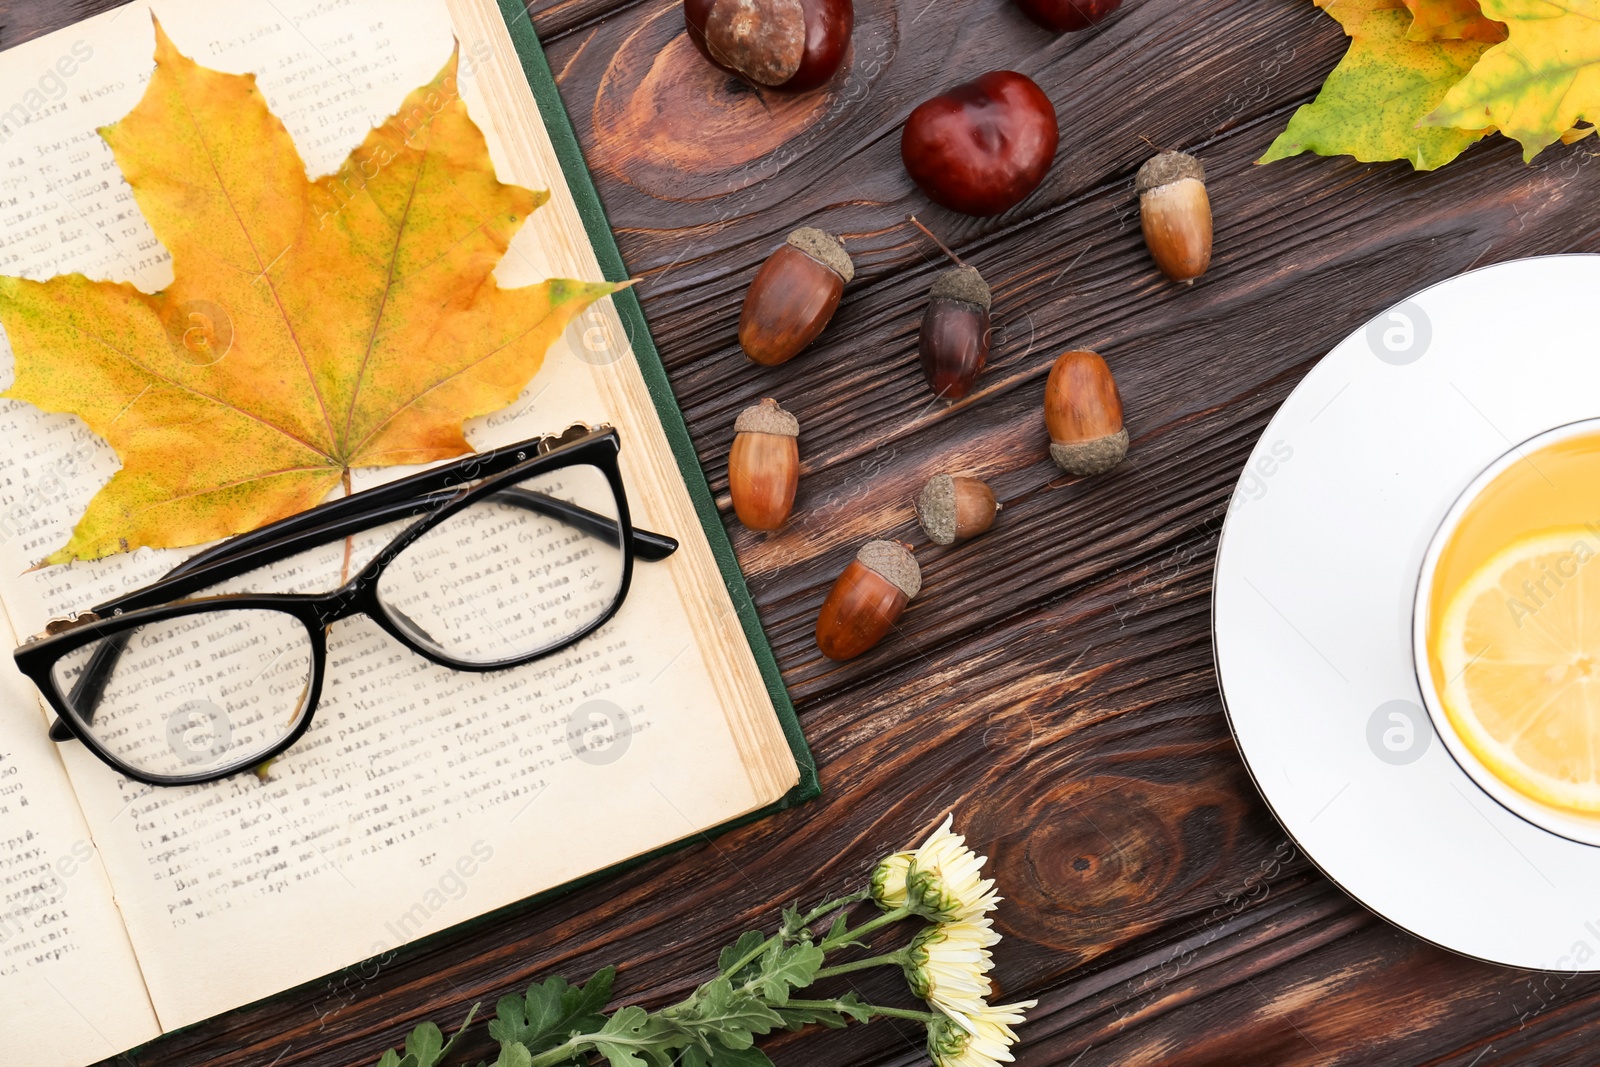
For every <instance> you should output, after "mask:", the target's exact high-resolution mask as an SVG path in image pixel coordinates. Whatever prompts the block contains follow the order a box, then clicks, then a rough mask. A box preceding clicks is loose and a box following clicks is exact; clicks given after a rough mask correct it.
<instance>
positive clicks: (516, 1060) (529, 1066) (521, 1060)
mask: <svg viewBox="0 0 1600 1067" xmlns="http://www.w3.org/2000/svg"><path fill="white" fill-rule="evenodd" d="M494 1067H533V1053H531V1052H529V1051H528V1050H527V1048H526V1047H524V1046H522V1045H518V1044H515V1043H513V1044H509V1045H501V1046H500V1055H499V1056H498V1057H496V1058H495V1061H494Z"/></svg>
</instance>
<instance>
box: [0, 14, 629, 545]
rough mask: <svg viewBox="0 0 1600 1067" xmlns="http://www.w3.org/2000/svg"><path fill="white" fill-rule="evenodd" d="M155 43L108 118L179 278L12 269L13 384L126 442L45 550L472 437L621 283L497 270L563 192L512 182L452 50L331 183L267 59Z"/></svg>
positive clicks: (159, 37)
mask: <svg viewBox="0 0 1600 1067" xmlns="http://www.w3.org/2000/svg"><path fill="white" fill-rule="evenodd" d="M155 58H156V69H155V73H154V74H153V75H152V76H151V79H150V84H149V86H148V88H147V90H146V92H145V94H144V96H143V98H142V99H141V100H140V102H139V104H138V105H137V106H136V107H135V108H134V110H133V111H132V112H130V113H129V114H128V115H127V116H126V117H125V118H123V119H122V120H121V121H120V122H118V123H116V124H114V125H112V126H108V127H106V128H104V129H103V130H101V134H102V136H103V137H104V138H105V139H106V141H107V143H108V144H109V145H110V146H111V149H112V151H113V154H114V155H115V157H116V161H117V165H118V166H119V167H120V168H121V169H122V173H123V175H124V176H125V177H126V178H127V180H128V184H129V185H130V186H132V188H133V194H134V197H135V199H136V201H137V202H138V205H139V208H140V210H141V211H142V212H143V213H144V216H145V218H146V219H147V220H148V221H149V223H150V226H151V228H152V229H153V230H154V231H155V233H156V235H157V236H158V237H159V238H160V239H161V241H162V243H163V244H164V245H165V246H166V248H167V250H168V251H169V252H170V253H171V255H172V268H173V275H174V279H173V282H172V284H171V285H170V286H168V287H167V288H166V289H165V290H163V291H161V292H158V293H144V292H141V291H139V290H138V289H136V288H134V287H133V286H132V285H129V284H126V283H111V282H104V281H91V280H90V279H88V278H85V277H84V276H83V275H81V274H71V275H65V276H61V277H57V278H51V279H50V280H48V281H46V282H42V283H41V282H33V281H27V280H24V279H20V278H0V324H3V325H4V327H5V330H6V334H7V336H8V338H9V340H10V342H11V346H12V349H13V351H14V353H15V355H16V380H15V383H14V384H13V386H12V387H11V389H10V390H9V391H8V392H7V393H6V394H5V395H6V396H8V397H13V398H16V399H19V400H24V401H27V402H28V403H31V404H34V405H35V406H37V407H39V408H42V409H44V410H46V411H52V412H71V413H73V414H75V415H77V416H79V417H80V418H82V419H83V420H84V421H85V422H86V423H87V424H88V425H89V427H90V428H91V429H92V430H94V432H95V433H97V434H99V435H100V436H101V437H103V438H105V440H106V441H107V442H108V443H109V444H110V445H111V447H112V448H113V449H114V450H115V451H116V453H117V455H118V457H119V458H120V459H121V461H122V469H121V470H120V471H118V472H117V473H116V475H115V476H113V477H112V479H111V480H110V481H109V482H108V483H107V484H106V485H105V486H104V487H102V488H101V490H100V491H99V493H98V494H97V495H96V496H95V497H94V498H93V500H91V501H90V503H89V506H88V508H87V509H86V510H85V512H84V514H83V516H82V518H81V519H80V520H79V521H78V524H77V526H76V528H75V529H74V531H73V533H72V537H71V539H70V540H69V541H68V542H67V544H66V545H65V546H63V547H62V548H60V549H59V550H57V551H56V552H55V553H53V554H52V555H51V556H50V557H49V558H48V559H47V560H46V561H45V562H46V563H51V564H53V563H65V562H69V561H71V560H74V559H97V558H100V557H102V556H106V555H109V554H111V553H113V552H117V551H126V550H128V549H131V548H137V547H139V546H143V545H150V546H154V547H175V546H181V545H192V544H199V543H201V542H204V541H210V540H214V539H216V538H219V537H224V536H227V535H230V534H234V533H239V532H242V531H245V530H250V529H254V528H256V527H258V526H261V525H263V524H265V523H268V522H271V521H273V520H275V519H279V518H282V517H284V516H285V515H290V514H293V513H295V512H297V511H301V510H304V509H305V508H308V507H311V506H313V505H315V504H317V503H318V502H320V501H321V500H322V499H324V498H325V497H326V496H327V495H328V494H329V493H330V492H331V491H332V490H333V489H334V487H336V486H338V485H340V484H341V482H344V483H345V484H346V485H348V477H349V472H350V470H351V469H352V468H356V467H381V466H390V465H395V464H411V463H428V462H433V461H437V460H442V459H447V458H450V457H453V456H459V455H462V454H465V453H467V452H470V451H471V446H470V445H468V443H467V441H466V438H465V437H464V436H463V433H462V423H463V420H465V419H467V418H471V417H473V416H478V415H484V414H487V413H489V412H491V411H494V410H496V409H498V408H501V407H504V406H505V405H506V404H509V403H510V402H511V401H513V400H515V399H516V397H517V396H518V394H519V393H520V392H521V390H522V389H523V387H524V386H525V385H526V384H527V383H528V380H529V379H530V378H532V377H533V375H534V373H535V372H537V371H538V369H539V367H540V365H541V363H542V362H543V359H544V354H545V351H546V349H547V348H548V347H549V345H550V344H551V343H552V342H553V341H554V340H555V339H556V338H557V337H558V336H559V335H560V333H561V331H562V330H563V329H565V327H566V325H567V323H568V322H570V321H571V319H572V318H573V317H574V316H575V315H577V314H578V313H579V312H581V311H582V310H583V309H584V308H585V307H587V306H588V305H589V304H590V303H592V302H593V301H595V300H597V299H599V298H601V297H603V296H605V295H607V294H609V293H611V292H614V291H615V290H616V289H618V288H619V286H618V285H614V284H607V283H591V282H581V281H571V280H565V279H552V280H549V281H546V282H543V283H541V284H539V285H533V286H527V287H525V288H519V289H502V288H500V287H499V285H498V284H497V282H496V281H495V279H494V277H493V274H492V272H493V270H494V268H495V265H496V264H497V263H498V262H499V261H500V259H501V257H502V256H503V255H504V253H505V251H506V248H507V246H508V245H509V243H510V241H511V238H512V236H513V235H514V234H515V233H516V232H517V230H518V229H519V228H520V227H521V225H522V224H523V223H524V222H525V221H526V220H527V218H528V216H529V215H530V214H531V213H532V212H533V211H534V210H535V209H536V208H537V207H539V206H540V205H541V204H543V203H544V202H545V201H546V200H547V199H548V196H549V194H548V193H545V192H537V193H536V192H532V191H530V190H527V189H523V188H520V187H518V186H515V185H506V184H503V183H501V182H500V181H498V180H496V178H495V174H494V166H493V164H492V163H491V161H490V159H489V152H488V147H487V145H486V143H485V141H484V138H483V134H482V132H481V131H480V130H479V129H478V127H477V126H476V125H475V124H474V123H473V121H472V119H471V118H469V117H468V115H467V109H466V105H465V103H464V102H463V101H462V99H461V96H460V94H459V92H458V91H457V85H456V57H455V56H454V55H452V56H451V58H450V61H449V62H448V63H447V64H446V65H445V67H444V68H443V69H442V70H441V71H440V72H439V74H438V76H437V77H436V78H435V79H434V80H433V81H432V82H430V83H429V84H427V85H424V86H422V87H421V88H419V89H417V90H416V91H415V92H413V93H411V94H410V95H409V96H408V97H407V98H406V100H405V102H404V103H403V104H402V105H401V108H400V110H399V111H398V112H397V113H396V114H395V115H394V116H393V117H391V118H390V119H388V120H387V121H386V122H385V123H384V124H383V125H381V126H379V127H377V128H376V129H374V130H372V131H371V133H370V134H368V136H367V138H366V140H365V141H364V142H363V143H362V144H361V145H360V147H358V148H357V149H356V150H355V151H354V152H352V153H351V155H350V157H349V159H348V160H347V161H346V163H345V164H344V166H342V167H341V168H340V169H339V171H337V172H335V173H334V174H332V175H329V176H327V177H324V178H321V179H319V180H317V181H315V182H312V181H309V180H308V179H307V176H306V171H305V166H304V164H303V163H302V162H301V160H300V155H299V153H298V152H297V151H296V149H295V146H294V143H293V141H292V140H291V139H290V137H289V134H288V131H287V130H285V129H284V127H283V124H282V123H281V122H280V121H279V120H278V118H277V117H276V116H274V115H273V114H272V112H271V111H270V110H269V109H268V107H267V104H266V100H265V99H264V98H263V97H262V95H261V93H260V91H259V90H258V89H257V88H256V82H255V77H254V76H253V75H234V74H225V73H222V72H219V71H215V70H210V69H208V68H206V67H202V66H200V65H199V64H197V63H195V62H194V61H193V60H191V59H189V58H188V57H187V56H184V55H183V54H182V53H180V52H179V51H178V50H177V48H175V47H174V46H173V44H172V42H171V41H170V40H169V39H168V38H167V36H166V34H165V33H164V32H163V31H162V29H161V26H160V24H159V23H157V25H156V53H155Z"/></svg>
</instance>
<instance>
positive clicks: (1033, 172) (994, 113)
mask: <svg viewBox="0 0 1600 1067" xmlns="http://www.w3.org/2000/svg"><path fill="white" fill-rule="evenodd" d="M1059 140H1060V130H1059V128H1058V127H1057V126H1056V109H1055V107H1054V106H1053V105H1052V104H1051V103H1050V98H1049V97H1048V96H1046V95H1045V94H1044V90H1043V89H1041V88H1039V86H1038V85H1036V84H1035V83H1034V81H1033V79H1032V78H1029V77H1028V76H1027V75H1025V74H1018V73H1017V72H1016V71H1011V70H997V71H991V72H990V73H988V74H985V75H983V76H981V77H979V78H977V79H975V80H973V81H970V82H967V83H966V84H964V85H958V86H956V87H955V88H954V89H951V90H950V91H949V92H946V93H943V94H941V95H939V96H936V97H934V98H933V99H931V100H927V101H925V102H923V103H922V104H919V105H918V106H917V108H916V110H914V111H912V112H911V116H910V117H909V118H908V119H906V125H905V129H904V131H902V133H901V135H900V158H901V159H902V160H903V161H904V162H905V165H906V172H907V173H908V174H910V175H911V178H912V180H913V181H915V182H916V183H917V184H918V185H919V186H921V187H922V191H923V192H925V193H927V194H928V196H929V197H931V198H932V199H933V200H934V201H935V202H936V203H939V204H942V205H944V206H945V207H947V208H950V209H951V210H952V211H960V212H964V213H965V214H968V215H998V214H1000V213H1001V212H1002V211H1005V210H1007V209H1008V208H1011V207H1015V206H1016V205H1017V204H1019V203H1021V202H1022V201H1023V200H1025V199H1026V198H1027V197H1028V195H1029V194H1030V193H1032V192H1033V191H1034V190H1035V189H1037V188H1038V187H1039V183H1040V182H1042V181H1044V176H1045V175H1046V174H1047V173H1048V172H1049V170H1050V164H1051V163H1052V162H1053V161H1054V160H1055V156H1056V145H1057V143H1058V141H1059Z"/></svg>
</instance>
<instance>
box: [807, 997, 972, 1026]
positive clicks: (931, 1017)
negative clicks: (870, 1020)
mask: <svg viewBox="0 0 1600 1067" xmlns="http://www.w3.org/2000/svg"><path fill="white" fill-rule="evenodd" d="M784 1007H787V1008H815V1009H816V1010H818V1011H838V1010H840V1009H839V1001H837V1000H791V1001H789V1002H788V1003H787V1004H785V1005H784ZM867 1010H868V1011H870V1012H871V1013H872V1014H874V1015H882V1016H885V1017H887V1018H890V1019H912V1020H915V1021H916V1022H919V1023H932V1022H938V1021H939V1019H941V1018H943V1016H940V1015H937V1014H935V1013H934V1012H931V1011H909V1010H907V1009H905V1008H884V1007H880V1006H879V1005H877V1004H868V1005H867Z"/></svg>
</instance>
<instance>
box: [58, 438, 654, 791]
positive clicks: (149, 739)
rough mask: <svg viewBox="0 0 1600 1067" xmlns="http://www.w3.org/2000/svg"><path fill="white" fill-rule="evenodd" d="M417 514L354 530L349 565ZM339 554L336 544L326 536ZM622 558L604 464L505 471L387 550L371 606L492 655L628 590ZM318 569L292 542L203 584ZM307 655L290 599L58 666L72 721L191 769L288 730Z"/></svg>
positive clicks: (193, 772) (164, 769)
mask: <svg viewBox="0 0 1600 1067" xmlns="http://www.w3.org/2000/svg"><path fill="white" fill-rule="evenodd" d="M410 525H412V523H411V522H404V523H398V524H392V525H390V526H386V527H384V528H381V529H379V530H373V531H369V532H368V533H366V534H364V535H358V537H357V538H356V539H355V550H356V555H357V559H358V563H357V566H359V565H360V561H362V560H363V559H370V558H371V557H372V555H373V553H374V552H375V551H378V550H380V549H381V546H382V545H385V544H387V543H388V542H389V541H390V540H392V539H393V538H394V537H396V536H397V535H398V534H399V533H400V532H401V531H403V530H404V529H406V528H407V527H409V526H410ZM310 555H313V554H308V556H310ZM338 555H342V547H341V546H331V547H330V548H324V549H323V550H321V552H320V556H322V557H329V558H333V557H335V556H338ZM624 564H625V556H624V552H623V532H622V524H621V521H620V508H619V507H618V504H617V500H616V495H615V493H614V492H613V490H612V486H611V482H610V479H609V478H607V476H606V474H605V472H603V471H601V470H600V469H599V468H596V467H593V466H589V465H577V466H570V467H564V468H560V469H557V470H554V471H549V472H545V473H541V474H537V475H534V476H531V477H529V478H527V479H525V480H523V481H522V482H519V483H515V484H507V485H505V486H502V487H500V488H499V489H497V490H495V491H494V492H492V493H490V494H488V495H486V496H484V497H481V498H479V499H478V500H477V501H476V502H475V503H473V504H472V505H470V506H468V507H466V508H463V509H461V510H460V511H457V512H456V513H454V514H452V515H450V516H448V517H447V518H445V519H444V520H442V521H441V522H439V523H438V524H437V525H435V526H433V527H432V528H431V529H429V530H427V531H426V532H425V533H424V534H422V536H421V537H419V538H418V539H417V540H416V541H414V542H412V543H411V544H410V545H408V546H407V547H406V548H404V549H403V550H402V551H401V552H399V553H398V554H397V555H396V556H395V558H393V559H392V560H390V561H389V562H388V564H387V566H386V567H385V568H384V570H383V571H382V573H381V574H380V576H379V579H378V583H377V589H376V593H377V600H378V603H379V610H381V611H382V612H383V613H384V614H385V615H387V616H388V618H389V619H390V620H391V621H392V623H393V624H394V625H395V626H396V628H397V629H399V630H400V631H401V632H402V633H404V634H405V635H406V636H407V638H408V639H409V640H410V641H411V642H413V643H414V644H415V645H417V646H418V647H421V648H425V649H428V650H429V651H430V652H432V653H433V654H435V655H439V656H442V657H445V658H447V659H452V660H455V661H458V662H462V663H470V664H474V665H482V666H493V665H495V664H499V663H503V662H507V661H515V660H519V659H525V658H527V657H528V656H531V655H536V654H538V653H540V652H544V651H547V650H551V649H554V648H558V647H560V646H562V645H564V644H566V643H568V642H570V641H571V639H572V638H573V637H574V636H575V635H577V634H578V633H580V632H582V631H583V630H584V629H586V628H587V627H588V626H590V625H591V624H592V623H593V622H594V621H595V620H597V619H599V618H601V617H602V616H604V615H605V614H606V613H607V612H608V611H610V610H611V608H612V607H613V606H614V605H615V603H616V601H617V598H618V597H619V596H620V595H621V592H622V580H623V571H624ZM312 569H314V568H310V567H308V566H307V565H306V564H305V562H304V560H302V559H301V558H300V557H296V558H295V560H291V561H285V562H283V563H280V564H274V565H272V566H270V567H266V568H263V569H261V570H260V571H256V572H252V574H250V575H246V576H244V577H243V578H239V579H233V580H231V581H229V582H227V583H226V584H225V585H223V586H219V587H218V588H217V589H214V590H207V591H206V592H205V593H202V594H200V596H202V597H203V596H209V595H216V594H219V593H224V592H228V593H240V592H254V593H268V592H271V593H276V592H289V591H297V592H303V591H310V590H309V589H308V588H307V587H308V585H309V584H311V581H310V579H308V577H307V574H308V572H309V571H310V570H312ZM320 584H321V585H322V586H323V587H324V588H326V587H328V586H329V585H332V584H337V583H336V582H335V583H327V582H323V583H320ZM350 636H351V638H352V639H355V640H357V641H358V642H362V641H364V640H366V638H361V637H357V635H356V634H355V633H352V634H351V635H350ZM371 636H374V635H368V637H371ZM341 644H342V642H341V641H340V640H339V639H338V638H337V637H336V638H333V639H331V640H330V644H329V662H330V663H331V665H332V666H331V668H330V672H331V674H332V677H331V678H330V681H335V682H336V681H337V679H338V672H339V671H340V668H341V664H342V663H343V662H344V661H345V659H346V657H344V656H341ZM312 657H313V649H312V643H311V636H310V634H309V633H308V632H307V630H306V628H305V625H304V624H303V623H302V622H301V621H299V620H298V619H297V618H296V617H294V616H293V615H290V614H288V613H286V612H282V611H275V610H264V609H260V608H248V609H246V608H232V609H225V608H222V607H220V606H219V608H218V610H213V611H204V612H199V613H196V614H189V615H182V616H178V617H176V618H173V619H169V620H165V621H162V622H157V623H150V624H147V625H145V626H142V627H139V628H138V629H136V630H133V631H124V632H122V633H120V634H118V635H114V636H112V637H108V638H105V639H103V640H101V641H99V642H95V643H93V644H90V645H88V646H86V647H84V648H82V649H79V650H77V651H75V652H73V653H70V654H68V655H67V656H64V657H63V658H62V659H61V660H60V661H58V663H57V664H56V667H55V669H54V682H55V684H56V686H57V689H58V692H60V693H61V694H63V695H64V696H65V698H66V700H67V701H68V703H69V704H70V705H71V706H72V707H73V709H74V711H75V713H76V714H75V716H74V718H75V720H76V722H77V724H78V725H79V727H80V729H85V730H87V731H88V732H89V733H90V735H91V736H92V737H93V739H94V740H95V741H96V742H97V743H98V744H99V745H100V746H101V747H102V748H104V749H105V750H106V751H107V752H109V753H110V754H111V755H112V756H113V757H115V758H116V759H118V760H121V761H122V762H124V763H125V764H127V765H128V766H130V767H133V768H135V769H137V770H139V771H141V772H143V773H146V774H151V775H163V776H200V775H205V774H208V773H213V772H217V771H221V770H223V769H224V768H228V767H240V766H248V765H250V764H251V763H253V762H257V761H259V760H260V759H261V758H263V757H264V756H265V754H266V753H267V752H269V751H271V750H272V749H273V748H274V747H275V746H277V745H278V744H280V743H281V742H282V741H283V739H284V738H285V737H287V736H288V735H289V734H290V733H291V732H293V731H294V729H295V728H296V727H297V726H298V725H299V724H300V722H301V720H302V719H303V718H304V716H305V715H306V714H307V712H308V711H309V710H310V708H309V706H308V699H309V692H310V687H311V681H312V667H313V663H312ZM419 665H420V666H424V667H425V666H427V665H426V664H419ZM402 670H403V668H401V667H396V673H397V674H398V673H401V672H402ZM406 673H411V672H406ZM444 673H445V674H450V673H452V672H448V671H446V672H444ZM414 676H415V675H414ZM456 677H460V676H456ZM343 688H344V687H341V686H339V685H337V684H336V685H334V686H333V687H332V689H331V690H327V691H325V693H324V697H323V700H324V702H325V703H326V702H328V701H330V700H334V701H338V700H340V699H341V697H340V695H339V693H340V690H341V689H343ZM349 695H350V693H349V692H348V691H346V693H345V696H347V697H348V696H349ZM313 733H315V730H313Z"/></svg>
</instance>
